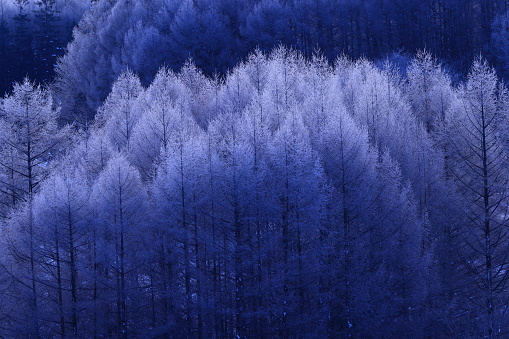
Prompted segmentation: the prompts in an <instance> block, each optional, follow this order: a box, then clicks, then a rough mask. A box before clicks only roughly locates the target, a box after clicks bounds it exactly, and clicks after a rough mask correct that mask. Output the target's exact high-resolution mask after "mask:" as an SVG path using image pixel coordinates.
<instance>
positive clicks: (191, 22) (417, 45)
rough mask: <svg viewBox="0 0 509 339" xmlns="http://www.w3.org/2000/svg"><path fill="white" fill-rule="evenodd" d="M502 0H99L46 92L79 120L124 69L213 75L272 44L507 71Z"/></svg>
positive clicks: (145, 77) (146, 77)
mask: <svg viewBox="0 0 509 339" xmlns="http://www.w3.org/2000/svg"><path fill="white" fill-rule="evenodd" d="M507 6H508V2H507V1H506V0H370V1H360V0H352V1H344V0H289V1H281V0H249V1H238V0H222V1H193V0H173V1H166V0H139V1H131V0H120V1H112V0H100V1H96V2H95V3H94V4H93V6H92V8H91V9H90V10H89V11H88V12H87V13H86V14H85V16H84V17H83V19H82V21H81V22H80V23H79V25H78V26H77V27H76V29H75V30H74V33H73V35H74V40H73V42H72V43H71V44H70V45H69V46H68V50H67V53H66V55H65V56H64V57H63V58H62V59H60V61H59V63H58V68H57V83H56V85H55V93H56V94H57V97H58V99H59V101H61V102H62V113H63V117H64V118H65V119H67V120H70V121H75V120H79V121H80V122H81V123H83V124H86V123H87V122H89V121H91V120H92V118H93V116H94V114H95V112H96V110H97V108H98V107H99V106H100V105H101V104H102V102H103V100H104V99H105V98H106V96H107V95H108V93H109V92H110V89H111V86H112V84H113V82H114V80H115V79H116V78H117V77H118V76H119V75H120V74H121V73H122V72H123V71H125V70H127V69H131V70H133V71H135V72H136V73H137V74H139V76H140V78H141V81H142V84H144V85H145V86H147V85H148V84H149V83H150V82H151V81H152V80H153V78H154V76H155V74H156V73H157V71H158V69H159V67H161V66H162V65H165V66H167V67H168V68H170V69H172V70H173V71H178V70H179V69H180V67H181V66H182V65H183V64H185V62H186V61H187V60H188V59H189V58H191V59H192V60H193V62H194V63H195V65H196V66H197V67H198V68H200V69H201V70H202V71H203V72H204V73H205V74H206V75H209V76H213V75H214V74H216V73H219V74H224V72H226V71H228V70H230V69H232V68H233V67H234V66H235V65H236V64H237V63H238V62H239V61H240V60H244V59H245V58H246V57H247V55H248V54H249V53H250V52H251V51H253V50H254V49H255V48H257V47H258V48H259V49H261V50H262V51H263V52H268V51H270V50H272V49H273V48H274V47H277V46H278V45H280V44H281V45H284V46H287V47H292V48H294V49H296V50H299V51H300V52H301V53H302V54H303V55H304V56H306V57H308V58H310V57H312V55H313V54H314V53H315V52H317V51H320V52H321V53H323V55H324V56H325V57H326V58H327V59H328V61H329V62H333V61H334V60H335V58H336V57H337V56H338V55H342V54H345V55H347V56H349V57H352V58H359V57H367V58H369V59H371V60H373V59H378V58H385V57H386V56H387V55H392V54H393V53H394V52H395V51H396V52H398V51H399V53H400V54H402V55H413V54H414V53H416V52H417V51H418V50H419V49H423V48H426V49H427V50H430V51H431V52H432V53H435V54H436V55H438V57H439V58H440V59H441V60H446V61H447V62H448V63H450V64H451V65H452V67H454V68H455V69H457V70H460V72H463V73H465V74H466V73H467V71H468V68H469V65H470V62H471V61H472V60H473V58H474V57H476V56H478V55H479V53H480V52H481V51H482V52H483V54H484V55H486V56H487V57H489V58H491V59H493V61H494V62H495V61H496V65H499V64H500V65H501V67H500V70H502V71H506V72H507V71H508V69H507V64H508V63H509V61H508V60H509V57H508V56H509V53H508V52H507V50H509V43H508V41H507V27H508V24H507V21H508V20H507V14H503V13H506V12H507V10H508V7H507ZM492 36H493V38H492ZM491 40H492V41H493V44H491V43H490V41H491ZM502 66H503V67H502ZM497 68H498V67H497ZM506 75H507V73H506Z"/></svg>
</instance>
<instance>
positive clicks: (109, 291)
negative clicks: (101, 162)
mask: <svg viewBox="0 0 509 339" xmlns="http://www.w3.org/2000/svg"><path fill="white" fill-rule="evenodd" d="M91 203H92V204H93V205H94V206H95V209H96V211H97V212H96V213H97V219H96V220H95V221H94V223H96V225H97V226H99V225H100V228H99V230H98V232H99V236H98V238H99V241H100V243H101V245H100V246H101V247H100V248H101V254H100V257H99V258H98V262H96V263H94V265H99V266H100V267H102V272H101V277H100V279H101V285H102V286H103V287H102V290H103V291H102V295H101V298H102V301H103V302H106V304H105V305H104V306H105V309H104V310H102V312H106V313H105V314H106V317H104V318H103V319H102V321H103V326H102V327H101V330H102V332H106V333H104V334H108V335H112V334H115V335H118V336H120V337H128V336H131V335H132V333H135V329H136V326H135V325H136V319H137V316H138V310H137V302H138V301H137V299H136V294H137V292H138V291H137V288H138V287H139V284H138V282H139V281H138V277H137V272H138V269H139V264H140V262H139V261H138V260H139V258H138V256H137V255H138V253H139V251H140V249H141V248H143V239H144V234H145V233H146V232H145V231H144V225H143V222H144V213H145V212H146V210H145V208H144V204H145V203H146V192H145V190H144V188H143V186H142V183H141V179H140V175H139V172H138V171H137V170H136V169H135V168H134V167H133V166H132V165H130V164H129V163H128V161H127V160H126V158H125V156H123V155H122V154H118V153H117V154H114V155H113V156H112V157H111V158H110V160H109V161H108V164H107V165H106V167H105V168H104V170H103V171H102V172H101V174H100V175H99V178H98V179H97V181H96V182H95V184H94V186H93V188H92V197H91Z"/></svg>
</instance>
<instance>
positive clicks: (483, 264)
mask: <svg viewBox="0 0 509 339" xmlns="http://www.w3.org/2000/svg"><path fill="white" fill-rule="evenodd" d="M460 92H461V100H460V101H459V103H458V107H456V109H455V110H453V111H452V112H451V115H450V116H449V119H448V129H449V130H450V133H449V138H450V139H449V140H450V142H451V146H450V153H449V156H450V157H451V158H452V159H453V160H454V162H453V165H452V166H453V168H452V171H453V179H454V181H455V182H456V183H457V185H458V189H459V191H460V194H461V199H462V203H461V206H462V208H463V213H464V215H463V216H461V215H459V216H458V220H457V226H456V227H457V228H459V233H460V234H461V239H462V242H463V245H464V247H463V248H462V249H461V252H460V254H461V256H462V261H463V264H464V266H465V269H466V270H467V275H466V277H467V279H468V282H469V285H470V284H471V285H470V286H468V287H466V289H465V290H464V291H463V293H465V294H464V296H463V297H464V298H465V299H467V300H469V302H471V304H469V305H471V306H469V307H468V308H466V312H465V315H464V317H466V318H465V321H466V322H468V321H470V319H474V318H476V319H481V320H482V321H480V322H478V323H477V324H478V326H475V327H474V328H473V329H472V330H473V331H475V333H478V335H484V336H487V337H488V338H493V337H494V336H496V335H498V334H497V333H498V332H499V330H500V329H501V328H504V327H505V326H507V322H506V321H505V320H504V319H503V318H502V317H501V314H502V313H501V309H503V308H504V303H503V301H502V300H504V298H506V295H505V292H504V287H505V282H506V267H507V264H508V258H507V245H506V241H507V237H508V234H507V231H506V228H507V226H506V225H507V222H508V220H507V212H506V208H505V206H507V203H508V197H507V185H508V183H509V179H508V177H507V174H506V173H507V165H508V164H507V154H506V152H507V148H506V147H505V142H504V138H505V134H506V133H507V132H506V129H507V116H506V112H507V107H508V94H507V90H506V88H505V87H504V86H503V85H502V84H500V83H499V81H498V79H497V76H496V74H495V71H494V70H493V69H492V68H490V67H489V66H488V65H487V62H486V61H485V60H483V59H481V58H478V59H476V60H475V61H474V63H473V66H472V69H471V71H470V74H469V76H468V80H467V82H466V84H465V86H464V87H462V88H461V89H460ZM473 286H476V288H474V287H473ZM464 307H465V306H464Z"/></svg>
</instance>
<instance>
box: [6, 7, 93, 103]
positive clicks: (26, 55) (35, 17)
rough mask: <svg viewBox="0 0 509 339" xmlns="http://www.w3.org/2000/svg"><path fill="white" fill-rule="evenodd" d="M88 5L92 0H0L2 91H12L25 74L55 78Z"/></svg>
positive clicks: (38, 78)
mask: <svg viewBox="0 0 509 339" xmlns="http://www.w3.org/2000/svg"><path fill="white" fill-rule="evenodd" d="M89 6H90V2H89V1H74V0H72V1H71V0H66V1H64V0H1V1H0V64H1V65H2V69H1V71H0V93H1V94H2V95H3V94H5V93H8V92H10V91H12V88H13V85H14V83H15V82H21V81H22V80H23V78H24V77H26V76H28V77H30V79H33V80H34V81H36V82H37V83H41V84H49V83H50V82H52V81H53V78H54V75H55V69H54V68H55V65H56V63H57V59H58V58H59V57H61V56H62V55H63V54H64V52H65V47H66V45H67V43H69V42H70V40H71V38H72V29H73V27H74V26H75V25H76V24H77V22H78V21H79V20H80V18H81V15H82V14H83V13H84V12H85V10H86V9H88V7H89Z"/></svg>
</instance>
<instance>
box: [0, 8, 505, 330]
mask: <svg viewBox="0 0 509 339" xmlns="http://www.w3.org/2000/svg"><path fill="white" fill-rule="evenodd" d="M117 3H123V1H119V2H117ZM226 3H227V2H225V4H226ZM118 6H120V5H118ZM126 6H127V2H126ZM129 6H137V3H135V2H129ZM186 6H188V8H187V9H186V10H191V8H194V7H193V6H195V5H194V4H192V3H190V2H189V3H188V4H187V5H186ZM260 6H262V5H258V7H256V8H257V10H258V11H260V12H261V13H262V12H263V13H265V15H271V11H265V10H264V9H262V7H260ZM263 6H268V3H264V5H263ZM271 6H274V4H273V3H271ZM282 7H284V6H282ZM120 8H121V7H118V9H117V10H120ZM183 10H184V9H183V8H180V9H179V10H178V11H179V12H182V11H183ZM225 10H226V9H225ZM279 17H280V16H279ZM124 18H130V17H124ZM275 19H276V18H275V17H274V20H275ZM86 22H87V21H85V22H84V23H82V25H81V26H80V29H81V30H83V29H85V23H86ZM109 22H110V24H111V27H110V29H111V32H117V31H118V27H119V25H125V24H126V22H123V21H117V22H113V21H109ZM185 22H187V24H190V23H189V21H185ZM183 23H184V21H182V24H183ZM136 27H139V28H140V29H143V30H148V31H152V32H155V31H153V30H152V29H150V28H147V27H145V26H144V24H143V22H142V21H141V23H139V24H137V26H136ZM92 31H93V30H92V29H91V28H90V32H92ZM110 38H113V36H110ZM147 41H148V40H147ZM81 42H82V43H87V42H86V40H81ZM112 43H113V42H110V43H108V44H112ZM108 44H105V45H104V46H103V47H106V46H107V45H108ZM132 47H134V46H132ZM154 47H155V46H154ZM72 55H73V54H72V53H71V54H69V56H68V57H69V58H70V57H72ZM126 55H130V56H135V54H131V53H128V54H126ZM118 56H119V57H122V55H121V54H120V55H118ZM81 57H85V54H82V55H81ZM96 61H97V60H96ZM99 64H100V63H98V65H99ZM83 66H84V67H86V66H85V64H84V65H83ZM103 66H104V65H103ZM110 66H111V65H110ZM104 67H106V66H104ZM108 67H109V66H108ZM89 71H94V70H89ZM119 71H120V69H119ZM400 74H401V72H400V70H398V69H397V68H396V67H395V66H394V65H392V64H390V63H386V64H384V65H382V66H379V67H378V66H376V65H375V64H373V63H372V62H369V61H367V60H364V59H360V60H357V61H353V60H350V59H348V58H346V57H344V58H339V59H337V60H336V61H335V63H334V64H333V65H332V66H331V65H330V64H329V63H328V60H327V58H325V57H317V56H315V57H313V58H311V59H307V58H305V57H304V56H303V55H302V54H300V53H297V52H294V51H289V50H287V49H284V48H277V49H275V50H274V51H272V52H271V53H270V54H264V53H262V52H260V51H256V52H254V53H252V54H251V55H250V56H249V57H248V58H247V59H246V61H245V62H242V63H240V64H239V65H237V66H236V67H234V68H232V69H231V71H229V72H228V73H227V74H226V75H225V76H224V77H221V78H210V77H206V76H205V75H204V74H203V73H202V72H201V71H200V69H199V68H197V67H196V66H195V65H194V64H192V63H186V64H185V65H184V66H183V67H182V68H181V69H180V71H179V72H178V73H176V72H174V71H172V70H171V69H169V68H166V67H163V68H161V69H160V70H159V71H158V72H157V74H156V75H155V78H154V80H153V81H152V82H151V83H150V84H148V86H145V85H144V81H143V80H140V79H139V78H138V76H137V75H136V74H135V73H134V72H133V71H131V70H127V71H124V72H121V73H120V75H119V77H118V78H117V79H116V80H115V81H114V83H113V86H112V89H111V91H110V93H109V94H108V96H107V98H106V100H105V101H104V102H103V103H102V104H101V105H100V107H99V109H98V111H97V115H96V118H95V119H94V120H93V121H91V122H90V123H89V125H88V128H87V129H84V130H82V131H81V132H80V133H74V134H75V135H77V136H74V137H73V138H71V137H70V129H69V127H65V128H58V127H57V125H56V121H57V116H58V110H57V109H55V105H54V104H52V99H51V95H50V94H49V93H48V92H47V91H45V90H44V89H41V88H40V87H37V86H35V85H33V84H32V83H30V82H29V81H28V80H26V81H25V82H23V83H21V84H18V85H16V86H15V88H14V91H13V93H12V94H11V95H9V96H6V97H5V98H4V99H3V101H2V110H1V111H0V121H1V124H0V127H1V128H2V133H1V134H0V136H1V137H2V143H1V144H0V152H2V157H1V162H0V180H1V181H0V182H1V186H0V193H1V194H2V195H1V199H2V200H1V202H2V203H3V204H4V205H5V208H3V209H2V211H3V213H4V218H3V221H2V223H1V226H2V227H1V233H2V234H1V236H0V239H1V241H2V246H1V248H2V252H1V256H0V263H1V266H0V267H1V271H0V272H1V275H0V277H1V280H0V288H1V289H2V292H3V295H4V297H3V298H2V300H1V302H0V314H2V317H1V318H0V333H1V335H2V336H6V337H13V336H16V335H17V336H20V337H52V336H63V337H66V336H77V337H179V338H247V337H256V338H267V337H271V338H301V337H302V338H326V337H328V338H341V337H344V338H347V337H359V338H370V337H387V338H397V337H411V338H421V337H444V336H452V337H462V338H466V337H482V336H487V337H490V338H492V337H493V336H495V335H499V336H507V335H508V333H509V332H508V331H509V330H508V326H509V323H508V322H507V320H506V317H505V310H506V308H507V301H506V300H507V297H508V296H507V293H506V292H505V287H506V284H505V283H506V280H507V273H506V271H507V264H508V258H507V253H508V251H507V246H508V245H507V244H508V240H509V239H508V234H507V231H506V229H507V226H508V215H507V206H508V203H509V201H508V200H509V197H508V196H507V192H508V190H507V188H508V187H507V184H508V179H509V176H508V174H507V173H508V172H507V152H508V146H509V143H508V142H509V134H508V132H507V131H508V129H507V127H509V126H508V122H509V121H508V120H507V114H506V112H507V110H508V108H509V107H508V105H509V101H508V98H509V97H508V93H507V90H506V89H505V87H504V86H503V85H502V84H501V83H500V82H499V81H498V79H497V76H496V75H495V72H494V71H493V69H491V68H490V67H489V66H488V65H487V63H486V62H485V61H484V60H482V59H480V58H477V59H476V60H475V62H474V63H473V66H472V68H471V71H470V73H469V76H468V79H467V80H466V81H465V82H464V83H462V84H459V85H457V86H452V85H451V79H450V77H449V75H448V74H447V73H446V72H445V71H444V70H443V68H442V67H441V65H440V64H438V63H437V61H436V60H435V59H434V58H432V57H431V56H430V55H429V54H428V53H425V52H421V53H419V54H417V56H416V57H415V58H414V59H413V60H412V61H411V62H410V64H409V66H408V68H407V70H406V73H405V75H404V76H401V75H400ZM29 114H35V115H36V116H34V117H33V118H28V119H27V115H29ZM74 128H76V126H75V127H74ZM14 136H17V137H14ZM71 139H72V140H71ZM69 141H72V142H71V143H69Z"/></svg>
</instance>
